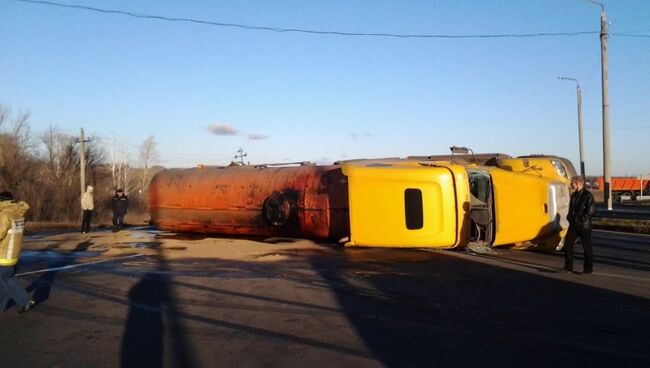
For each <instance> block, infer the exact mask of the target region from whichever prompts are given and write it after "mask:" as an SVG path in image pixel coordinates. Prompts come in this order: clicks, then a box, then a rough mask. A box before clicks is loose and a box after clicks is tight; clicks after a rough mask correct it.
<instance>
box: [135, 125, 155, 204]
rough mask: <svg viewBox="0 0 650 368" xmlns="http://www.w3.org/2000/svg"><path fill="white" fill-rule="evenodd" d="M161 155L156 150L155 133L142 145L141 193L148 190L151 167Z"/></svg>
mask: <svg viewBox="0 0 650 368" xmlns="http://www.w3.org/2000/svg"><path fill="white" fill-rule="evenodd" d="M158 159H159V156H158V151H157V150H156V138H155V137H154V136H153V135H150V136H149V137H147V139H145V140H144V142H142V144H141V145H140V165H142V177H141V180H140V190H139V193H140V194H144V193H146V192H147V184H148V183H149V180H151V178H149V175H150V169H151V167H152V166H153V165H155V164H156V163H157V162H158Z"/></svg>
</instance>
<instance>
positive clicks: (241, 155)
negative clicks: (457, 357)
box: [235, 147, 248, 165]
mask: <svg viewBox="0 0 650 368" xmlns="http://www.w3.org/2000/svg"><path fill="white" fill-rule="evenodd" d="M237 153H238V154H237V155H235V159H239V163H240V164H242V165H243V164H244V157H246V156H248V154H247V153H244V150H243V149H242V148H241V147H239V149H238V150H237Z"/></svg>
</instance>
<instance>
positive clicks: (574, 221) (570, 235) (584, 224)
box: [564, 176, 596, 274]
mask: <svg viewBox="0 0 650 368" xmlns="http://www.w3.org/2000/svg"><path fill="white" fill-rule="evenodd" d="M571 190H572V191H573V193H571V201H570V202H569V214H568V215H567V220H569V230H568V231H567V235H566V238H565V239H564V270H565V271H566V272H573V245H574V243H575V241H576V239H577V238H578V237H580V239H582V248H583V250H584V255H585V263H584V268H583V271H582V273H583V274H590V273H592V271H593V264H594V255H593V252H592V250H591V217H592V216H593V215H594V213H595V212H596V206H595V205H594V196H593V195H592V194H591V192H590V191H589V190H587V188H585V178H583V177H582V176H575V177H573V178H571Z"/></svg>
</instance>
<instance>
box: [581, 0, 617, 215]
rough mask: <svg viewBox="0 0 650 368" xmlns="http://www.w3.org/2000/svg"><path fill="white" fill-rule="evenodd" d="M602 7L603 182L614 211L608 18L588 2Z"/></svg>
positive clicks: (599, 3)
mask: <svg viewBox="0 0 650 368" xmlns="http://www.w3.org/2000/svg"><path fill="white" fill-rule="evenodd" d="M587 1H589V2H590V3H594V4H596V5H598V6H600V67H601V80H602V84H603V93H602V96H603V97H602V98H603V182H604V185H603V186H604V187H605V188H604V194H605V203H606V204H607V210H609V211H611V210H612V191H611V188H612V186H611V183H612V175H611V173H610V155H609V90H608V87H607V16H606V15H605V6H604V5H603V4H602V3H601V2H600V1H599V0H598V1H597V0H587Z"/></svg>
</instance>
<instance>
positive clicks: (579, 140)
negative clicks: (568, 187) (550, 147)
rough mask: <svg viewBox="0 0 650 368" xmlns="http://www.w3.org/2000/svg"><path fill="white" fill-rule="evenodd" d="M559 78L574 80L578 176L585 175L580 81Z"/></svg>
mask: <svg viewBox="0 0 650 368" xmlns="http://www.w3.org/2000/svg"><path fill="white" fill-rule="evenodd" d="M558 79H560V80H571V81H574V82H576V96H577V99H578V146H579V149H580V176H582V177H583V178H584V177H585V159H584V157H585V156H584V149H583V144H582V90H581V89H580V82H578V80H577V79H574V78H567V77H558Z"/></svg>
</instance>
